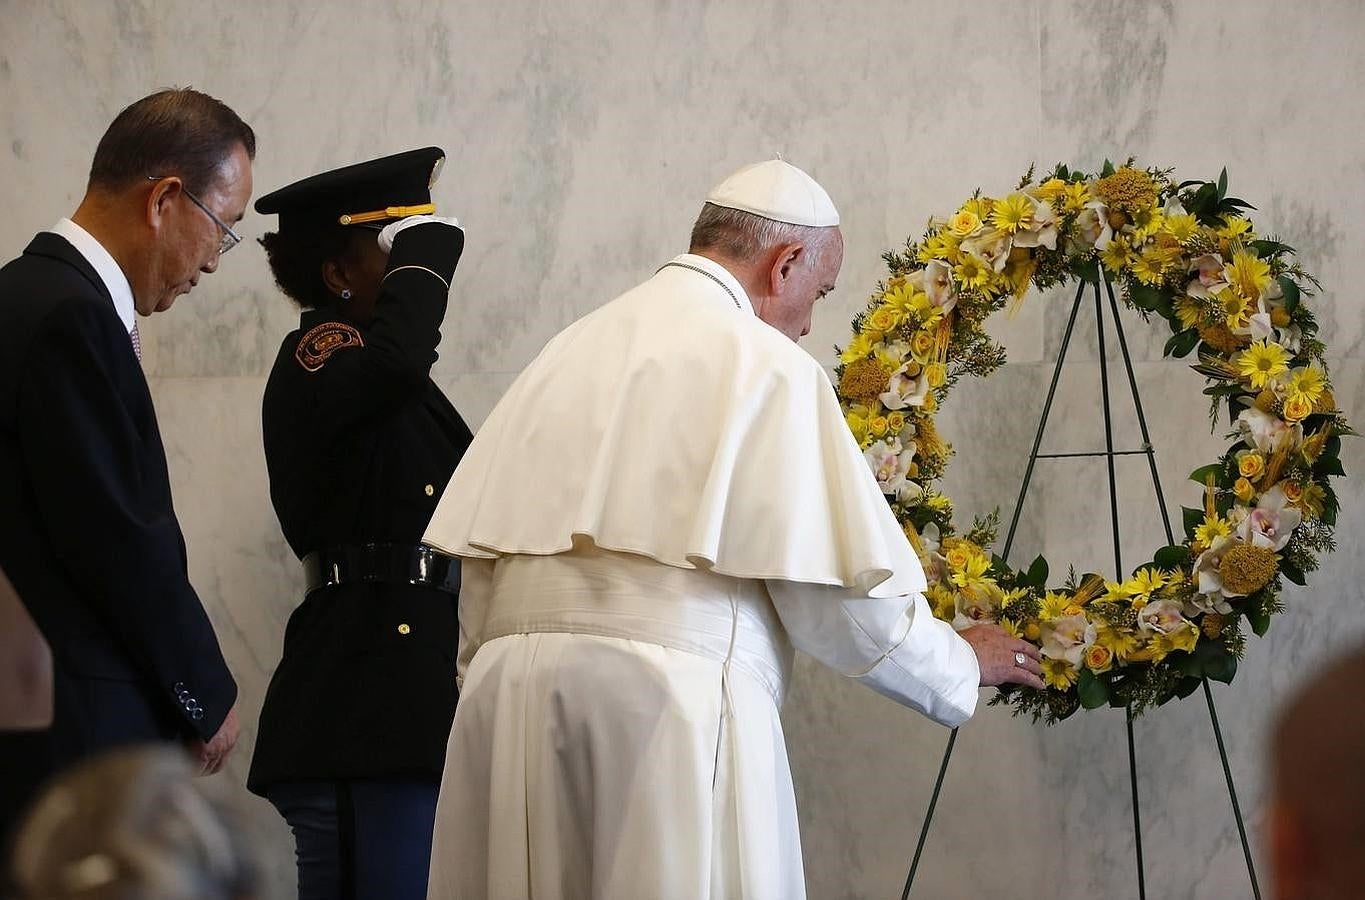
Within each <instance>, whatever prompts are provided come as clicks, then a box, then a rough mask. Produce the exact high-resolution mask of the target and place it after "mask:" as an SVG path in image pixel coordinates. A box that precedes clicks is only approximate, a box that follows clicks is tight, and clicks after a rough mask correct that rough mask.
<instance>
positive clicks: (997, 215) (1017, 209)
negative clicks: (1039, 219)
mask: <svg viewBox="0 0 1365 900" xmlns="http://www.w3.org/2000/svg"><path fill="white" fill-rule="evenodd" d="M1033 209H1034V207H1033V200H1032V199H1030V198H1029V196H1028V195H1027V194H1010V195H1009V196H1008V197H1006V198H1005V199H1004V200H1001V201H1000V202H999V203H997V204H995V209H993V210H991V224H992V225H994V226H995V227H996V228H999V229H1000V230H1001V231H1007V232H1009V233H1010V234H1014V233H1015V232H1016V231H1027V230H1028V229H1029V228H1030V227H1032V225H1033Z"/></svg>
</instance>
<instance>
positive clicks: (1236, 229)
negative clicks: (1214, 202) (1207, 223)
mask: <svg viewBox="0 0 1365 900" xmlns="http://www.w3.org/2000/svg"><path fill="white" fill-rule="evenodd" d="M1214 234H1216V235H1218V236H1219V237H1221V238H1225V239H1227V240H1236V239H1237V238H1242V237H1248V238H1249V237H1251V236H1252V231H1251V222H1249V221H1247V220H1246V219H1244V218H1242V217H1241V216H1227V217H1226V218H1224V219H1223V224H1222V225H1221V226H1219V227H1218V228H1215V229H1214Z"/></svg>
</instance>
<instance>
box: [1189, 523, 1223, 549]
mask: <svg viewBox="0 0 1365 900" xmlns="http://www.w3.org/2000/svg"><path fill="white" fill-rule="evenodd" d="M1231 534H1232V525H1231V523H1229V522H1228V520H1227V519H1224V518H1223V517H1221V516H1213V517H1212V518H1210V517H1209V516H1205V517H1204V523H1203V524H1202V525H1198V526H1196V527H1195V529H1194V539H1195V540H1196V541H1198V542H1199V543H1200V544H1202V545H1203V546H1205V547H1207V546H1209V545H1210V544H1212V543H1213V542H1214V540H1215V539H1216V538H1220V537H1229V536H1231Z"/></svg>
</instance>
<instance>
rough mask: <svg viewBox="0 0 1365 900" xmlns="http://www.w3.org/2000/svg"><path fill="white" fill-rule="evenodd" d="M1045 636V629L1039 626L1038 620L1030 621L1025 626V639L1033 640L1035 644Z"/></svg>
mask: <svg viewBox="0 0 1365 900" xmlns="http://www.w3.org/2000/svg"><path fill="white" fill-rule="evenodd" d="M1042 636H1043V629H1041V628H1039V627H1038V623H1037V622H1029V623H1028V624H1027V625H1025V626H1024V640H1026V641H1033V642H1034V643H1035V644H1036V643H1037V642H1038V639H1039V638H1040V637H1042Z"/></svg>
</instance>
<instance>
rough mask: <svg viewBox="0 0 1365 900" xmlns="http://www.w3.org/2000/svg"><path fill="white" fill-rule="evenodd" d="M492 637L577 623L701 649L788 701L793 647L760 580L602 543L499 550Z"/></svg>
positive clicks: (488, 633)
mask: <svg viewBox="0 0 1365 900" xmlns="http://www.w3.org/2000/svg"><path fill="white" fill-rule="evenodd" d="M481 632H482V634H481V636H482V639H483V641H484V642H487V641H491V640H494V639H495V638H499V637H506V636H508V635H513V634H533V633H537V632H568V633H572V634H592V635H597V636H599V637H611V638H622V639H626V640H633V641H645V642H648V643H653V644H659V645H661V646H664V647H669V648H672V649H674V650H682V651H685V652H688V653H696V654H698V655H701V656H706V657H709V658H711V659H714V660H717V661H718V662H722V663H724V662H726V661H727V660H728V662H729V664H730V666H731V667H733V668H735V669H739V670H741V671H743V672H745V673H747V674H748V675H750V676H752V677H754V678H757V679H758V680H759V682H760V683H761V684H762V685H763V686H764V687H765V688H766V689H767V691H768V693H769V694H771V695H772V698H773V701H774V702H775V703H776V704H777V705H778V706H781V705H782V700H783V697H784V696H785V694H786V686H787V679H788V678H789V677H790V674H791V666H792V656H793V651H792V647H791V643H790V642H789V641H788V639H787V634H786V631H785V630H784V629H783V628H782V624H781V621H780V620H779V619H778V617H777V611H776V610H775V609H774V608H773V604H772V600H771V599H770V598H769V597H768V592H767V589H766V588H765V587H764V585H763V583H762V582H760V581H753V580H747V579H739V578H731V577H729V576H725V575H717V574H714V573H711V572H703V571H699V570H695V569H681V568H677V567H674V566H666V565H663V564H660V563H657V562H654V561H653V560H650V559H646V558H645V557H641V556H634V555H630V554H624V553H610V552H607V551H602V550H597V549H595V548H584V549H576V550H573V551H571V552H569V553H559V554H555V555H553V556H529V555H509V556H504V557H502V558H501V559H499V560H498V564H497V566H496V568H495V570H494V576H493V591H492V599H491V603H490V607H489V610H488V617H487V619H486V620H485V625H484V628H483V629H481Z"/></svg>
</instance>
